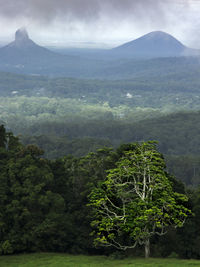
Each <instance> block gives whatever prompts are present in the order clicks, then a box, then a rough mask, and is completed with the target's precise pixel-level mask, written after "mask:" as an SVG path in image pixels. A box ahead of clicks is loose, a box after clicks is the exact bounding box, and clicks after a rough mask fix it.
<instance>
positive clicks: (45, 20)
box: [0, 0, 200, 48]
mask: <svg viewBox="0 0 200 267" xmlns="http://www.w3.org/2000/svg"><path fill="white" fill-rule="evenodd" d="M20 27H26V29H27V31H28V32H29V36H30V38H31V39H33V40H34V41H35V42H36V43H38V44H45V45H47V44H50V45H52V44H57V45H65V46H67V45H70V44H71V43H73V42H74V43H76V42H85V43H86V42H96V43H104V44H108V45H109V46H115V45H118V44H121V43H123V42H127V41H130V40H133V39H135V38H138V37H140V36H141V35H143V34H146V33H148V32H151V31H155V30H162V31H166V32H168V33H170V34H172V35H173V36H174V37H176V38H177V39H179V40H180V41H182V42H183V43H184V44H185V45H188V46H190V47H194V48H200V0H0V29H1V31H0V41H1V42H2V41H3V42H7V41H11V40H13V38H14V33H15V31H16V29H18V28H20Z"/></svg>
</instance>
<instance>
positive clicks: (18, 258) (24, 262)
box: [0, 253, 200, 267]
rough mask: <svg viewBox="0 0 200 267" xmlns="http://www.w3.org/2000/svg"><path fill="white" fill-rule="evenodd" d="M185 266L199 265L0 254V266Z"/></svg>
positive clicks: (193, 263) (101, 257)
mask: <svg viewBox="0 0 200 267" xmlns="http://www.w3.org/2000/svg"><path fill="white" fill-rule="evenodd" d="M106 266H108V267H112V266H113V267H115V266H116V267H135V266H136V267H138V266H148V267H154V266H157V267H168V266H170V267H172V266H173V267H180V266H181V267H186V266H200V261H198V260H179V259H148V260H145V259H138V258H137V259H135V258H127V259H123V260H114V259H110V258H109V257H103V256H72V255H67V254H54V253H53V254H52V253H51V254H50V253H41V254H38V253H37V254H27V255H26V254H24V255H14V256H0V267H106Z"/></svg>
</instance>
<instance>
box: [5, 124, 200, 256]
mask: <svg viewBox="0 0 200 267" xmlns="http://www.w3.org/2000/svg"><path fill="white" fill-rule="evenodd" d="M134 146H135V145H134V144H123V145H121V146H120V147H118V148H117V149H116V150H114V149H111V148H110V149H109V148H104V149H99V150H97V152H95V153H94V152H93V153H89V154H87V155H86V156H83V157H74V156H67V157H66V156H65V157H61V158H59V159H56V160H48V159H45V158H44V157H42V154H43V152H42V150H41V149H39V148H38V147H37V146H34V145H28V146H24V145H22V144H21V143H20V142H19V140H18V138H17V137H15V136H13V134H12V133H10V132H7V133H6V131H5V128H4V127H3V126H1V127H0V168H1V174H0V182H1V190H0V194H1V197H0V210H1V213H0V222H1V232H0V235H1V242H0V252H1V254H12V253H19V252H35V251H54V252H71V253H86V254H106V255H108V254H112V253H113V255H116V256H117V255H121V253H120V252H117V251H116V250H115V249H113V248H106V249H105V248H95V247H94V246H93V242H92V239H93V238H92V236H90V233H91V231H92V228H91V225H90V222H91V220H92V217H93V212H92V210H91V207H90V206H88V205H87V203H88V195H89V194H90V192H91V190H92V188H94V186H96V185H98V183H99V182H101V181H103V180H104V179H105V177H106V176H107V171H108V170H110V169H112V168H115V166H116V163H117V162H118V161H119V159H120V158H121V157H122V156H123V155H125V153H126V152H128V151H130V150H131V151H132V150H133V151H134ZM169 179H170V180H169V181H170V183H171V185H172V187H173V190H174V191H176V192H178V193H183V194H187V196H188V197H189V202H188V203H187V207H188V208H189V209H191V210H192V212H193V214H195V216H193V215H190V216H189V217H188V219H187V221H186V223H185V224H184V227H183V228H180V229H171V228H170V227H169V229H168V234H167V235H165V236H163V237H152V240H151V244H152V245H151V250H152V255H154V256H160V257H161V256H162V257H166V256H169V255H170V254H171V253H176V254H177V255H179V256H180V257H183V258H199V257H200V254H199V238H198V236H199V234H200V233H199V227H198V226H199V218H200V217H199V189H193V190H192V189H190V190H189V191H187V192H186V190H185V188H184V185H183V184H182V183H181V182H180V181H177V180H176V179H175V178H174V177H173V176H169ZM185 244H187V246H185ZM141 249H142V250H143V248H141V247H138V248H137V249H136V250H134V251H131V254H135V255H142V254H143V251H142V250H141Z"/></svg>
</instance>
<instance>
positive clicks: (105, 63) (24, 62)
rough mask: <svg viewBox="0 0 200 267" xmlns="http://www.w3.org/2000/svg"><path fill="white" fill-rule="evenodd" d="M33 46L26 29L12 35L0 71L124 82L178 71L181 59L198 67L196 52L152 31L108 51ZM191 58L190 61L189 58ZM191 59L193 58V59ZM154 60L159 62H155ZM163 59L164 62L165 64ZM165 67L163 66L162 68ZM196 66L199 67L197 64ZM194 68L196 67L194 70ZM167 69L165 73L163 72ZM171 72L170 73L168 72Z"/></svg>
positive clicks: (0, 56) (1, 54) (1, 51)
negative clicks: (60, 49)
mask: <svg viewBox="0 0 200 267" xmlns="http://www.w3.org/2000/svg"><path fill="white" fill-rule="evenodd" d="M60 52H61V51H59V49H57V50H56V51H51V50H49V49H47V48H44V47H42V46H39V45H37V44H36V43H35V42H34V41H32V40H31V39H30V38H29V35H28V33H27V31H26V29H24V28H21V29H19V30H17V31H16V33H15V40H14V41H13V42H11V43H10V44H8V45H6V46H4V47H2V48H0V70H1V71H8V72H15V73H20V74H32V75H51V76H65V77H75V78H100V79H105V78H106V79H126V78H129V79H130V78H135V77H137V76H138V75H140V76H141V74H142V73H143V72H146V71H148V72H150V75H151V73H152V71H151V70H152V69H153V72H156V71H159V72H163V73H166V72H167V71H168V69H169V67H168V65H169V64H168V60H169V61H170V68H171V67H172V69H173V65H174V64H175V65H176V68H177V66H178V69H182V65H184V66H185V64H182V61H183V57H186V56H187V57H186V59H184V60H185V61H187V62H186V64H187V65H188V66H189V68H190V66H191V65H194V64H195V65H196V64H199V60H198V61H197V60H196V57H198V55H200V52H199V50H195V49H191V48H188V47H186V46H184V45H183V44H182V43H181V42H179V41H178V40H177V39H175V38H174V37H173V36H171V35H169V34H167V33H164V32H160V31H155V32H151V33H149V34H146V35H144V36H142V37H140V38H138V39H136V40H134V41H131V42H128V43H125V44H123V45H121V46H119V47H116V48H113V49H109V50H103V49H99V50H95V52H94V51H92V52H91V50H87V51H86V50H84V49H82V50H80V49H79V50H73V52H72V50H70V49H65V52H64V54H63V51H62V53H60ZM191 56H193V57H191ZM194 56H195V57H194ZM157 58H160V60H159V62H158V60H157ZM166 59H167V60H166ZM166 63H167V64H166ZM199 65H200V64H199ZM195 67H196V66H195ZM166 68H167V69H166ZM172 71H173V70H172Z"/></svg>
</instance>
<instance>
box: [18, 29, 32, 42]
mask: <svg viewBox="0 0 200 267" xmlns="http://www.w3.org/2000/svg"><path fill="white" fill-rule="evenodd" d="M26 40H29V36H28V32H27V30H26V29H25V28H20V29H18V30H17V31H16V33H15V41H16V42H23V41H26Z"/></svg>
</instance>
